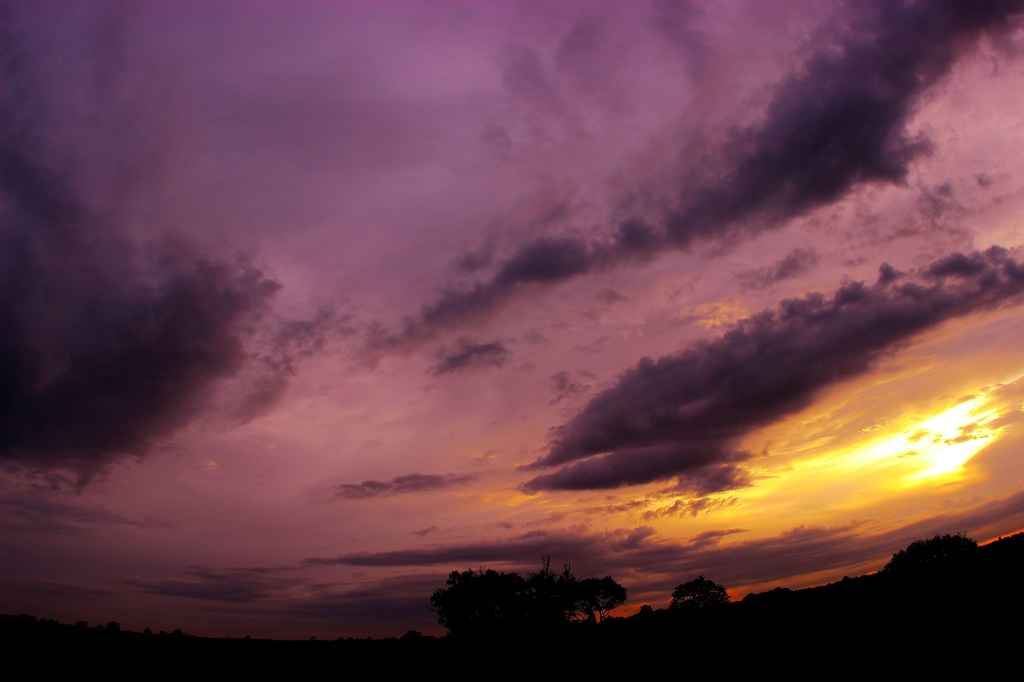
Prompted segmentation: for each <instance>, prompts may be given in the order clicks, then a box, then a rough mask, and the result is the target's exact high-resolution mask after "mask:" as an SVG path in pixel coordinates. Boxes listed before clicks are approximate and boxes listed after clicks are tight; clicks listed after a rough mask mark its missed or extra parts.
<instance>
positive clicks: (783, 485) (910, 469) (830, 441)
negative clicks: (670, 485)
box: [708, 384, 1015, 532]
mask: <svg viewBox="0 0 1024 682" xmlns="http://www.w3.org/2000/svg"><path fill="white" fill-rule="evenodd" d="M997 385H998V384H997ZM1004 402H1005V398H1004V397H1001V396H999V395H998V393H996V392H994V391H991V390H985V389H981V390H979V391H977V392H976V395H975V397H972V398H970V399H968V400H963V401H961V402H960V403H958V404H956V405H953V406H951V407H946V406H942V407H941V408H940V410H939V411H936V412H934V413H932V414H926V415H920V414H917V415H915V414H906V413H904V414H903V415H902V416H900V417H895V418H890V419H887V420H885V421H881V420H877V419H876V420H873V421H872V422H871V427H870V428H866V427H863V426H862V424H863V421H862V422H861V425H857V424H856V422H854V421H851V423H849V425H848V426H849V427H850V428H848V429H847V430H846V432H845V434H844V433H843V431H842V430H840V431H837V432H834V433H829V432H827V431H823V430H821V429H818V428H808V426H809V424H808V423H807V421H806V417H805V418H804V420H800V419H799V418H798V419H797V420H795V421H793V422H790V423H789V424H787V425H784V426H782V428H781V429H780V430H778V431H775V432H774V433H771V432H769V433H767V434H764V435H762V437H767V442H768V443H771V445H770V447H765V448H764V452H765V454H766V456H765V457H763V458H759V459H758V460H755V466H754V467H752V468H751V474H752V475H753V476H754V478H755V481H756V483H755V485H754V486H752V487H749V488H745V489H743V490H742V491H739V492H737V491H732V492H730V493H728V495H734V496H736V497H737V498H738V501H737V502H736V503H735V504H732V505H730V506H728V507H716V506H714V502H715V500H708V508H709V509H710V508H713V509H714V512H713V514H712V515H713V516H714V517H715V519H716V521H717V522H719V523H721V522H722V521H724V520H725V519H729V520H730V522H733V523H736V524H737V525H742V526H743V527H744V528H747V529H751V530H756V529H760V530H762V531H764V530H765V529H764V528H762V526H763V523H764V521H763V520H764V519H769V518H779V517H783V518H791V517H792V516H794V515H795V516H798V517H807V516H810V515H814V514H817V515H819V516H821V515H822V514H825V515H826V516H832V517H833V518H835V519H837V520H843V519H845V520H849V519H850V518H857V517H858V516H860V515H862V514H864V513H868V514H870V515H875V514H877V513H878V510H879V509H880V508H881V507H882V506H884V505H887V504H889V503H890V502H892V503H896V504H899V502H900V501H901V500H906V499H907V498H906V495H905V494H904V493H906V492H907V491H909V490H921V491H922V492H928V489H929V488H934V487H936V486H945V485H948V484H962V483H964V482H966V481H967V479H968V477H969V476H972V475H980V473H979V472H974V471H972V470H970V469H968V467H967V466H966V465H967V463H968V462H969V461H970V460H971V458H972V457H974V456H975V455H976V454H977V453H978V452H980V451H981V450H982V449H983V448H984V447H985V446H987V445H989V444H991V443H992V442H994V441H995V439H997V438H998V437H999V435H1000V434H1001V433H1002V432H1003V430H1004V427H1003V426H1002V425H1001V421H1002V420H1000V419H999V417H1000V416H1001V415H1003V414H1005V412H1006V410H1008V409H1014V408H1015V406H1014V407H1011V406H1009V405H1006V404H1004ZM864 416H865V417H867V416H869V415H864ZM806 431H811V433H809V434H806V436H805V437H804V438H800V435H801V432H804V433H806ZM762 442H764V441H762ZM755 444H756V445H758V446H760V443H756V442H755V443H752V444H751V445H752V446H753V445H755ZM751 449H754V450H761V447H756V448H755V447H751ZM866 510H867V511H866ZM765 532H767V531H765Z"/></svg>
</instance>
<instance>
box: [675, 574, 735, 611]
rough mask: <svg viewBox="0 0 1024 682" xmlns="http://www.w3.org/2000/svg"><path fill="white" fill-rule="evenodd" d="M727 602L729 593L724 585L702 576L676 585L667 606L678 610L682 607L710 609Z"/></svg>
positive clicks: (682, 608)
mask: <svg viewBox="0 0 1024 682" xmlns="http://www.w3.org/2000/svg"><path fill="white" fill-rule="evenodd" d="M728 603H729V594H728V593H727V592H726V590H725V587H723V586H722V585H719V584H718V583H716V582H713V581H711V580H708V579H707V578H705V577H704V576H702V575H701V576H697V577H696V578H695V579H693V580H691V581H689V582H686V583H681V584H679V585H676V588H675V589H674V590H672V602H671V603H670V604H669V608H670V609H672V610H674V611H678V610H684V609H712V608H716V607H719V606H725V605H726V604H728Z"/></svg>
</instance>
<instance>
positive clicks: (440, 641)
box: [0, 533, 1024, 677]
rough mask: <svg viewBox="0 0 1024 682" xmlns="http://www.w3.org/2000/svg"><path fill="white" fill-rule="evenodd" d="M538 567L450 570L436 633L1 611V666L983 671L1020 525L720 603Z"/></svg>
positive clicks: (1010, 600) (1014, 583) (997, 648)
mask: <svg viewBox="0 0 1024 682" xmlns="http://www.w3.org/2000/svg"><path fill="white" fill-rule="evenodd" d="M542 561H543V563H542V567H541V569H540V570H539V571H538V572H536V573H531V574H528V575H527V576H525V577H523V576H519V575H518V574H515V573H501V572H498V571H494V570H489V569H488V570H483V569H480V570H476V571H473V570H469V571H463V572H458V571H453V572H452V573H451V574H450V575H449V578H448V581H447V582H446V583H445V585H444V586H442V587H439V588H438V589H437V590H435V592H434V594H433V595H432V596H431V604H432V607H433V609H434V611H435V613H436V615H437V617H438V621H439V622H440V623H441V624H442V625H444V626H445V627H446V629H447V630H448V634H447V635H445V636H440V637H436V636H429V635H422V634H420V633H419V632H416V631H413V630H410V631H408V632H406V633H405V634H404V635H402V636H400V637H387V638H381V639H373V638H366V639H354V638H344V639H343V638H339V639H337V640H261V639H250V638H248V637H246V638H241V639H239V638H207V637H194V636H190V635H188V634H185V633H183V632H181V631H180V630H176V631H174V632H172V633H167V632H159V633H153V632H150V631H149V630H148V629H147V630H146V631H144V632H132V631H127V630H123V629H122V628H121V627H120V626H119V625H118V624H117V623H116V622H109V623H107V624H105V625H103V624H96V625H94V626H89V625H88V624H87V623H86V622H84V621H82V622H78V623H74V624H63V623H59V622H58V621H55V620H48V619H40V618H37V617H35V616H32V615H28V614H18V615H11V614H6V615H2V616H0V641H3V643H4V649H5V651H6V652H8V658H9V659H10V660H15V661H16V660H17V659H18V658H19V657H21V656H30V655H31V653H30V652H34V651H40V650H44V651H51V652H60V654H61V656H60V657H57V658H52V657H50V658H49V659H48V665H50V666H53V665H55V664H59V663H60V662H61V661H62V660H64V661H67V662H71V661H74V664H75V665H76V666H80V667H81V669H85V668H89V667H90V666H102V667H103V668H104V669H107V670H110V671H111V672H114V670H113V669H112V668H111V666H113V667H114V668H116V667H121V668H123V670H124V672H125V673H130V671H131V670H134V669H135V668H136V667H139V666H142V667H143V669H151V668H152V667H153V665H154V662H159V665H160V666H161V667H162V669H164V670H165V671H169V672H173V671H176V672H175V674H177V673H181V674H186V673H187V672H188V671H189V670H190V669H191V667H192V666H196V665H202V666H204V670H206V671H207V672H208V673H209V674H215V673H217V672H221V673H224V674H232V675H237V674H239V673H240V672H253V673H255V672H264V673H265V672H267V671H270V670H281V671H287V672H288V674H289V675H291V676H293V677H294V676H296V675H298V676H302V675H304V674H306V673H308V674H309V675H313V674H323V671H322V669H321V667H322V666H324V665H328V666H330V665H334V666H337V665H339V664H342V663H343V662H344V663H347V664H355V663H356V662H362V663H360V665H363V664H366V665H371V664H372V665H375V666H381V665H385V666H388V667H389V668H390V669H392V670H395V669H408V670H423V669H424V666H426V667H427V668H431V667H434V666H444V668H442V669H444V670H446V671H448V672H455V671H458V670H466V671H470V670H472V669H473V668H472V667H471V666H472V665H481V664H485V665H487V666H491V667H492V668H493V667H495V666H497V667H498V668H501V669H507V670H508V671H513V670H522V671H524V672H525V671H528V670H530V669H531V668H530V666H534V667H536V666H544V668H543V670H545V671H554V670H560V671H565V672H572V673H575V674H581V673H588V674H597V673H609V674H610V673H611V672H612V671H613V670H621V668H619V667H618V666H620V665H622V664H623V662H624V661H632V664H633V665H634V666H643V665H646V664H648V663H651V662H654V661H657V660H664V659H665V657H674V658H675V659H676V660H675V662H674V663H673V665H674V666H675V668H674V669H675V670H677V671H686V672H690V673H692V672H708V673H710V672H712V671H715V670H718V671H720V672H722V673H726V672H728V671H733V672H740V671H755V670H767V669H776V670H780V669H781V670H786V671H789V672H790V673H793V674H799V673H800V671H803V673H806V674H807V675H811V674H812V673H815V672H820V673H821V674H825V672H826V671H825V669H824V668H821V666H824V665H828V666H830V667H831V668H832V669H833V672H835V670H842V671H845V672H847V673H849V672H851V671H854V670H858V671H864V672H867V671H870V670H877V671H887V672H888V673H893V672H895V671H902V672H904V673H907V674H909V673H922V672H924V671H929V672H935V673H946V674H953V673H959V672H963V673H964V674H969V673H971V674H977V673H978V672H979V671H981V670H985V669H991V670H1000V671H1002V672H1003V673H1005V672H1006V670H1010V671H1012V672H1011V675H1010V676H1011V677H1014V676H1017V675H1019V670H1020V641H1021V634H1022V633H1021V622H1022V621H1021V618H1022V616H1024V609H1022V607H1024V587H1022V585H1024V582H1022V578H1024V533H1017V534H1014V535H1011V536H1009V537H1005V538H999V539H998V540H996V541H993V542H991V543H988V544H986V545H984V546H978V545H977V543H976V542H975V541H974V540H972V539H971V538H969V537H967V536H964V535H961V534H946V535H935V536H934V537H932V538H927V539H922V540H918V541H915V542H914V543H911V544H910V545H909V546H908V547H906V548H905V549H902V550H899V551H898V552H896V553H894V554H893V555H892V559H891V560H890V561H889V562H888V563H887V564H885V566H883V567H882V568H881V570H879V571H878V572H875V573H871V574H868V575H863V576H859V577H854V578H851V577H847V578H844V579H843V580H841V581H838V582H834V583H829V584H826V585H821V586H817V587H811V588H805V589H796V590H794V589H788V588H782V587H779V588H774V589H771V590H768V591H766V592H760V593H751V594H748V595H746V597H744V598H743V599H741V600H738V601H735V602H733V601H730V600H729V598H728V596H727V595H726V592H725V587H724V586H722V585H719V584H717V583H715V582H714V581H713V580H710V579H708V578H705V577H704V576H697V577H696V578H693V579H691V580H689V581H686V582H682V583H680V584H679V585H677V586H676V589H675V590H673V593H672V601H671V603H670V605H669V606H667V607H666V608H660V609H659V608H652V607H651V606H649V605H643V606H642V607H641V608H640V609H639V611H637V612H636V613H634V614H632V615H629V616H625V617H616V616H615V615H614V614H613V613H612V612H613V611H614V609H615V608H616V607H617V606H619V605H621V604H622V603H624V602H625V597H626V590H625V588H623V587H622V586H621V585H619V584H618V583H616V582H615V581H614V580H613V579H612V578H611V577H605V578H601V579H596V578H585V579H580V578H577V577H576V576H574V575H573V574H572V572H571V568H570V566H568V565H566V566H564V567H563V571H562V572H561V573H556V572H554V571H553V570H551V568H550V565H549V562H548V560H547V559H546V558H543V559H542ZM474 662H475V663H474ZM837 666H838V668H837ZM987 666H994V667H991V668H987ZM1006 666H1009V668H1007V667H1006ZM303 671H305V673H304V672H303ZM479 672H480V674H483V673H484V672H485V671H484V670H480V671H479ZM205 676H209V675H204V677H205ZM846 676H847V675H841V676H840V677H846ZM882 676H883V677H887V676H889V675H882Z"/></svg>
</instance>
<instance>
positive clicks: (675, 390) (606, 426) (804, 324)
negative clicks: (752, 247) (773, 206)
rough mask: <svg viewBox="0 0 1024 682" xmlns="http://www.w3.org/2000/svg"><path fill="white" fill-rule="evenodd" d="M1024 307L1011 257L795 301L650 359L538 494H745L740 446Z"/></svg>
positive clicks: (555, 448) (585, 422)
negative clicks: (908, 351)
mask: <svg viewBox="0 0 1024 682" xmlns="http://www.w3.org/2000/svg"><path fill="white" fill-rule="evenodd" d="M1022 299H1024V268H1022V266H1021V265H1020V263H1018V262H1017V261H1016V260H1014V259H1013V258H1011V257H1010V255H1009V252H1007V251H1006V250H1005V249H1001V248H998V247H993V248H991V249H989V250H987V251H984V252H975V253H971V254H963V253H956V254H953V255H950V256H948V257H946V258H943V259H940V260H938V261H935V262H934V263H932V264H931V265H929V266H928V267H926V268H924V269H923V270H922V271H921V272H919V273H916V274H909V273H899V272H897V271H895V270H894V269H893V268H891V267H889V266H883V267H882V268H880V276H879V278H878V281H877V282H876V283H875V284H874V285H871V286H869V285H866V284H864V283H862V282H852V283H849V284H846V285H844V286H843V287H841V288H840V289H839V290H837V291H836V292H835V294H834V295H833V296H832V297H831V298H826V297H825V296H823V295H821V294H817V293H815V294H810V295H808V296H805V297H804V298H799V299H789V300H785V301H783V302H782V303H781V304H780V306H779V308H778V309H777V310H774V311H770V310H766V311H764V312H762V313H760V314H758V315H755V316H753V317H750V318H748V319H746V320H743V321H741V322H739V323H738V324H736V325H735V326H734V327H733V328H732V329H730V330H729V331H728V332H726V333H725V334H724V335H723V336H721V337H720V338H718V339H716V340H712V341H706V342H703V343H700V344H697V345H695V346H693V347H691V348H689V349H687V350H686V351H684V352H682V353H680V354H678V355H670V356H665V357H662V358H660V359H658V360H652V359H650V358H644V359H642V360H641V361H640V362H639V363H638V364H637V366H636V367H634V368H633V369H631V370H629V371H628V372H626V373H625V374H624V375H623V376H622V378H621V379H620V380H619V382H618V384H617V385H616V386H614V387H612V388H610V389H608V390H606V391H604V392H603V393H601V394H599V395H598V396H596V397H595V398H594V399H593V400H591V401H590V403H589V404H587V406H586V407H585V408H584V409H583V410H582V411H581V412H580V413H579V414H577V415H576V416H575V417H574V418H573V419H572V420H571V421H569V422H568V423H567V424H565V425H564V426H562V427H560V428H559V429H558V430H557V431H556V440H555V441H554V442H553V444H552V446H551V448H550V450H549V451H548V454H547V455H545V456H544V457H542V458H540V459H539V460H537V461H536V462H535V463H533V464H532V465H530V466H529V467H528V468H530V469H537V468H549V467H559V466H561V467H563V468H561V469H559V470H558V471H556V472H555V473H552V474H547V475H542V476H538V477H536V478H534V479H532V480H530V481H528V482H526V483H525V484H524V485H523V489H524V490H526V491H529V492H536V491H540V490H577V489H597V488H613V487H618V486H623V485H630V484H637V483H647V482H650V481H655V480H662V479H666V478H669V477H673V476H675V477H678V480H679V486H680V488H681V489H686V490H691V491H695V492H697V493H698V494H699V493H708V492H714V491H717V490H727V489H730V488H734V487H738V486H741V485H744V484H745V482H746V481H745V473H744V470H743V469H742V467H741V466H740V464H741V463H742V462H743V461H744V460H745V459H748V458H749V457H751V456H752V455H750V454H749V453H745V452H742V451H738V450H736V449H735V447H734V442H735V441H736V440H737V439H738V438H740V437H741V436H743V435H745V434H747V433H749V432H751V431H752V430H754V429H756V428H758V427H761V426H764V425H766V424H769V423H771V422H773V421H776V420H778V419H780V418H782V417H783V416H785V415H788V414H792V413H793V412H795V411H797V410H799V409H801V408H803V407H805V406H807V405H808V404H810V402H811V401H812V400H813V398H814V396H815V395H816V394H817V393H818V391H820V390H821V389H823V388H825V387H828V386H831V385H833V384H835V383H838V382H840V381H843V380H845V379H849V378H851V377H855V376H857V375H859V374H862V373H864V372H867V371H868V370H870V369H871V368H872V367H873V366H874V364H875V363H876V362H877V361H878V360H879V359H880V358H882V357H884V356H885V355H887V354H890V353H892V352H894V351H896V350H898V349H900V348H902V347H903V346H905V345H906V344H907V343H909V342H910V341H911V340H912V339H913V338H914V336H915V335H917V334H920V333H921V332H923V331H925V330H927V329H930V328H932V327H935V326H936V325H939V324H941V323H942V322H945V321H947V320H951V319H954V318H957V317H961V316H964V315H968V314H970V313H972V312H976V311H981V310H987V309H994V308H997V307H1000V306H1009V305H1019V304H1020V303H1021V302H1022Z"/></svg>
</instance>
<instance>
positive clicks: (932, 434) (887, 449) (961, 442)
mask: <svg viewBox="0 0 1024 682" xmlns="http://www.w3.org/2000/svg"><path fill="white" fill-rule="evenodd" d="M987 404H988V400H987V398H986V397H977V398H972V399H971V400H966V401H964V402H962V403H960V404H958V405H954V406H953V407H951V408H949V409H947V410H945V411H943V412H940V413H938V414H935V415H933V416H931V417H929V418H926V419H924V420H921V421H917V422H915V423H913V424H912V425H910V426H911V428H908V429H906V430H905V431H904V432H902V433H897V434H894V435H890V436H886V437H883V438H880V439H876V440H873V441H871V442H868V443H865V444H863V445H861V446H859V447H855V448H853V449H852V450H850V451H849V452H848V453H846V454H845V455H843V459H844V460H845V461H844V462H843V463H842V464H841V465H840V466H841V467H842V468H843V469H847V470H850V469H863V468H865V467H868V468H876V467H879V466H884V467H890V468H895V469H896V471H891V473H898V476H897V477H896V478H895V479H890V480H889V484H890V485H892V486H894V487H904V488H905V487H909V486H916V485H923V484H925V483H929V482H934V481H935V479H950V480H955V479H957V478H959V477H960V476H961V474H962V472H963V466H964V464H966V463H967V462H968V461H969V460H970V459H971V458H972V457H973V456H974V455H975V454H977V453H978V451H980V450H981V449H982V448H983V447H985V446H986V445H988V444H989V443H990V442H991V441H992V439H993V438H995V437H996V436H997V435H999V432H1000V431H1001V429H999V428H988V426H987V424H989V423H990V422H991V421H992V420H993V419H995V417H996V416H998V414H999V411H998V410H997V409H995V408H992V407H988V406H987ZM986 407H988V409H985V408H986Z"/></svg>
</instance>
